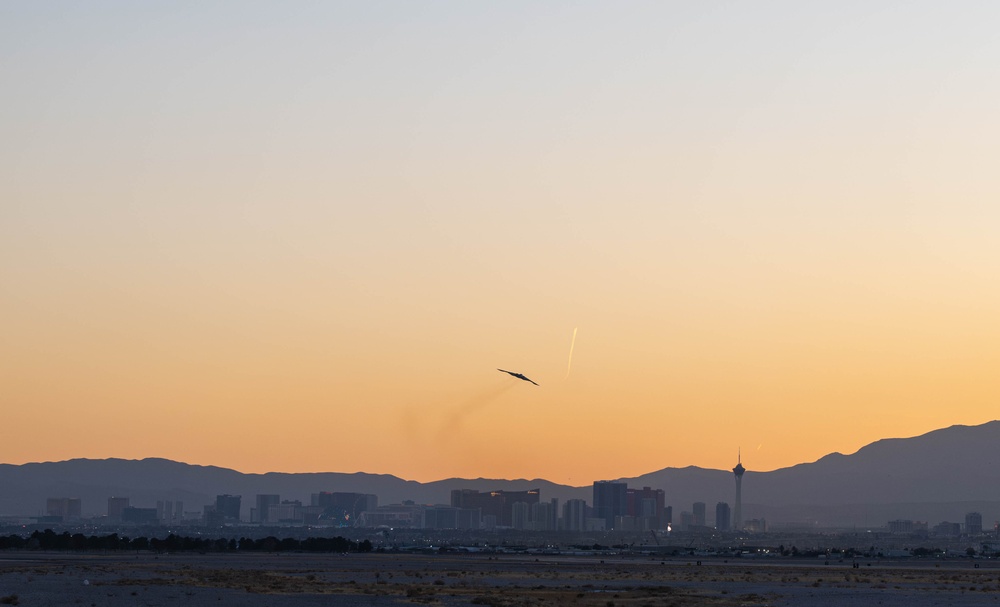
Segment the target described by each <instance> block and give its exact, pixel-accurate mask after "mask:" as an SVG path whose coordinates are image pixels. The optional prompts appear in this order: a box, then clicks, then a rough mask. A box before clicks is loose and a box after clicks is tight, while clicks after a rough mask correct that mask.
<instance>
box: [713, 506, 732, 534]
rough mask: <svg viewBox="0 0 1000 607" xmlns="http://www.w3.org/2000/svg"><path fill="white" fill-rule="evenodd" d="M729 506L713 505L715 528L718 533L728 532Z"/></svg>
mask: <svg viewBox="0 0 1000 607" xmlns="http://www.w3.org/2000/svg"><path fill="white" fill-rule="evenodd" d="M729 517H730V514H729V504H727V503H726V502H719V503H718V504H716V505H715V528H716V529H717V530H718V531H729V520H730V519H729Z"/></svg>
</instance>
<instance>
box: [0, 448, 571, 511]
mask: <svg viewBox="0 0 1000 607" xmlns="http://www.w3.org/2000/svg"><path fill="white" fill-rule="evenodd" d="M455 488H466V489H479V490H481V491H492V490H497V489H506V490H512V491H513V490H525V489H539V490H541V494H542V496H543V497H544V498H545V499H551V498H552V497H557V498H561V499H569V498H570V497H581V498H586V497H587V496H588V495H589V494H590V488H582V489H580V488H576V487H567V486H565V485H558V484H556V483H552V482H549V481H546V480H541V479H536V480H524V479H520V480H488V479H474V480H467V479H445V480H440V481H435V482H432V483H419V482H416V481H407V480H403V479H401V478H398V477H396V476H392V475H388V474H367V473H361V472H359V473H354V474H346V473H340V472H318V473H294V474H292V473H283V472H269V473H266V474H243V473H241V472H237V471H236V470H230V469H227V468H218V467H216V466H197V465H192V464H184V463H180V462H175V461H171V460H167V459H160V458H147V459H143V460H125V459H102V460H99V459H72V460H67V461H62V462H45V463H31V464H22V465H19V466H16V465H11V464H0V516H10V515H28V516H36V515H38V514H44V510H45V500H46V498H48V497H79V498H80V499H81V501H82V505H83V514H84V516H91V515H100V514H105V513H106V512H107V500H108V497H111V496H120V497H128V498H129V499H130V501H131V504H132V505H133V506H138V507H146V508H151V507H153V506H155V505H156V502H157V501H158V500H172V501H178V500H180V501H183V502H184V509H185V510H186V511H201V509H202V507H203V506H204V505H206V504H214V503H215V496H216V495H220V494H225V493H228V494H231V495H242V496H243V504H242V507H243V516H244V518H249V513H250V508H251V507H253V501H254V497H255V496H256V495H257V494H259V493H276V494H278V495H280V496H281V499H288V500H301V501H302V503H304V504H309V500H310V496H311V495H312V494H313V493H319V492H321V491H345V492H357V493H372V494H375V495H377V496H378V498H379V504H391V503H400V502H402V501H403V500H413V501H414V502H416V503H418V504H448V503H450V501H451V490H452V489H455Z"/></svg>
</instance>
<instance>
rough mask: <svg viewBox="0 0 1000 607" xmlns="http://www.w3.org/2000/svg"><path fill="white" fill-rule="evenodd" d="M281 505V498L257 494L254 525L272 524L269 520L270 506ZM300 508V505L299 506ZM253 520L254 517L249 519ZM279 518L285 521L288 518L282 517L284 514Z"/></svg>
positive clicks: (267, 494) (271, 494) (273, 495)
mask: <svg viewBox="0 0 1000 607" xmlns="http://www.w3.org/2000/svg"><path fill="white" fill-rule="evenodd" d="M280 504H281V496H280V495H276V494H273V493H258V494H257V508H256V510H255V514H256V517H255V518H256V520H255V521H253V522H255V523H273V522H275V521H277V520H278V519H275V520H274V521H272V520H271V506H278V505H280ZM299 507H302V504H299ZM251 518H254V517H251ZM280 518H283V519H287V518H290V517H287V516H284V512H283V513H282V516H281V517H280Z"/></svg>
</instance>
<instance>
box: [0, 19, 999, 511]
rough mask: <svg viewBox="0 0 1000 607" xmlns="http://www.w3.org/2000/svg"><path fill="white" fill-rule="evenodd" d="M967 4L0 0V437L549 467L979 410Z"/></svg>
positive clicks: (992, 52)
mask: <svg viewBox="0 0 1000 607" xmlns="http://www.w3.org/2000/svg"><path fill="white" fill-rule="evenodd" d="M998 19H1000V5H997V4H994V3H986V2H969V3H962V4H960V5H944V4H941V3H935V2H927V1H918V2H908V3H892V2H891V3H879V4H872V3H870V2H862V1H860V0H848V1H844V2H836V3H798V2H791V1H777V2H769V3H765V4H750V3H705V2H700V1H682V2H670V3H634V4H633V3H630V4H626V5H621V4H617V3H603V2H552V3H544V4H532V3H518V2H514V3H502V4H489V3H484V4H478V3H465V2H457V1H448V0H446V1H444V2H440V3H431V4H424V3H412V2H401V1H393V0H387V1H385V2H373V3H369V2H356V3H350V2H348V3H318V4H310V3H292V4H291V5H285V4H277V3H274V4H272V3H230V2H220V3H210V4H195V5H188V4H172V3H167V4H157V5H146V4H135V3H130V2H124V1H122V0H109V1H108V2H102V3H100V4H98V5H91V4H89V3H69V2H55V3H37V2H30V1H25V0H14V1H12V2H5V3H3V4H2V6H0V74H2V77H3V82H4V83H5V87H4V88H5V96H4V98H3V101H2V105H3V110H4V111H2V112H0V133H2V134H3V136H2V137H0V166H2V167H3V170H2V171H0V285H2V287H0V289H2V293H0V315H2V317H3V318H4V319H5V328H4V333H3V339H0V406H2V411H3V416H4V424H5V426H6V427H9V428H14V429H16V430H17V431H15V432H10V433H9V435H8V436H5V439H4V440H3V441H2V443H0V462H4V463H11V464H21V463H25V462H36V461H54V460H67V459H72V458H95V459H100V458H108V457H116V458H126V459H142V458H146V457H162V458H168V459H172V460H177V461H184V462H190V463H193V464H201V465H215V466H223V467H227V468H232V469H236V470H240V471H244V472H256V473H264V472H273V471H284V472H318V471H327V470H336V471H344V472H353V471H360V470H364V471H369V472H373V473H385V474H393V475H397V476H399V477H401V478H407V479H413V480H422V481H430V480H434V479H446V478H452V477H494V478H523V477H539V478H547V479H551V480H553V481H558V482H560V483H564V484H567V485H574V486H582V485H586V484H588V483H589V482H591V481H592V480H593V479H609V478H617V477H630V476H635V475H640V474H644V473H647V472H650V471H653V470H659V469H662V468H663V467H665V466H676V467H684V466H688V465H696V466H700V467H704V468H711V469H717V470H730V469H731V468H732V465H733V464H732V461H731V459H732V457H731V453H732V451H733V450H735V449H737V448H742V452H743V453H746V454H747V462H748V464H749V465H750V467H751V468H753V469H754V470H755V471H773V470H778V469H783V468H786V467H789V466H794V465H796V464H800V463H802V462H813V461H816V460H818V459H819V458H821V457H824V456H826V455H827V454H829V453H854V452H856V451H857V450H858V449H860V448H861V447H863V446H864V445H866V444H869V443H871V442H872V441H875V440H878V439H883V438H888V437H910V436H917V435H920V434H922V433H925V432H928V431H931V430H933V429H935V428H941V427H945V426H950V425H953V424H970V425H972V424H981V423H983V422H986V421H988V420H991V419H993V418H995V417H996V402H997V397H998V395H1000V377H998V375H997V373H996V371H995V370H996V368H997V363H998V362H1000V346H998V344H1000V323H997V322H996V318H995V317H996V313H995V311H996V309H998V308H1000V285H998V283H997V281H996V280H995V277H996V276H998V275H1000V238H997V235H996V231H997V230H996V226H997V225H1000V210H998V207H997V205H996V204H995V201H996V200H997V199H998V197H1000V182H998V181H997V180H996V179H995V177H994V176H993V175H994V169H993V161H994V160H993V159H994V158H996V157H997V152H998V150H997V142H1000V118H998V115H997V112H996V111H995V109H994V108H995V107H997V105H998V104H1000V79H997V78H995V72H996V65H998V64H1000V39H998V38H997V36H996V35H995V32H994V29H995V28H994V24H995V23H997V21H998ZM497 369H509V370H512V371H514V372H516V373H520V374H523V375H524V376H525V377H529V378H531V380H532V381H534V382H537V383H538V385H537V386H536V385H531V384H529V383H527V382H525V381H521V380H520V379H518V378H517V377H512V376H509V375H506V374H503V373H498V372H497ZM498 445H502V446H503V447H504V448H503V449H498V448H497V446H498ZM602 447H604V448H602ZM729 480H730V482H731V480H732V479H731V477H730V479H729ZM707 504H708V506H707V507H708V509H709V512H711V508H712V506H713V504H715V502H714V501H711V502H707ZM733 505H734V506H735V504H733Z"/></svg>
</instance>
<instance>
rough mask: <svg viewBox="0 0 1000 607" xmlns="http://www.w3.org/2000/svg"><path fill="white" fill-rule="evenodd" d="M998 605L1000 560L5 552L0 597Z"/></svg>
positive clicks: (80, 601)
mask: <svg viewBox="0 0 1000 607" xmlns="http://www.w3.org/2000/svg"><path fill="white" fill-rule="evenodd" d="M407 604H411V605H412V604H416V605H421V604H422V605H431V606H442V607H444V606H459V605H487V606H493V607H507V606H511V607H513V606H525V607H527V606H537V607H544V606H552V607H558V606H567V605H582V606H585V607H586V606H592V607H661V606H662V607H668V606H677V607H694V606H713V607H729V606H741V605H747V606H751V605H753V606H757V605H773V606H783V605H787V606H791V605H823V606H833V607H837V606H845V607H846V606H848V605H850V606H856V605H865V606H867V605H883V606H900V607H902V606H907V607H911V606H917V607H919V606H921V605H942V606H943V605H948V606H955V605H957V606H986V605H991V606H997V607H1000V564H998V563H994V562H992V561H982V562H979V567H976V566H975V564H974V563H973V562H971V561H952V562H935V561H911V562H898V561H897V562H885V561H881V562H865V561H861V562H859V568H857V569H855V568H853V567H852V564H851V563H849V562H830V564H824V562H823V561H819V562H810V561H797V562H796V561H791V562H790V561H762V560H749V559H728V560H722V559H720V560H704V561H702V562H701V564H698V562H697V561H695V560H693V559H678V558H669V559H659V558H653V559H651V558H649V557H604V558H600V557H589V556H585V557H573V556H539V557H534V556H510V555H500V556H493V555H482V554H470V555H451V554H448V555H403V554H360V555H359V554H349V555H313V554H273V555H262V554H248V555H232V554H205V555H197V554H160V555H155V554H130V555H98V554H87V555H67V554H62V553H50V554H39V553H2V554H0V606H2V605H23V606H25V607H29V606H30V607H34V606H42V605H45V606H48V605H53V606H54V605H60V606H62V605H69V606H73V605H81V606H83V607H88V606H89V607H98V606H100V607H104V606H108V607H119V606H122V607H124V606H128V607H140V606H169V605H178V606H179V605H185V606H187V605H193V606H196V607H199V606H201V607H208V606H210V605H211V606H219V605H247V606H250V607H265V606H267V607H284V606H289V607H291V606H294V607H312V606H318V605H327V606H388V605H393V606H400V605H407Z"/></svg>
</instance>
